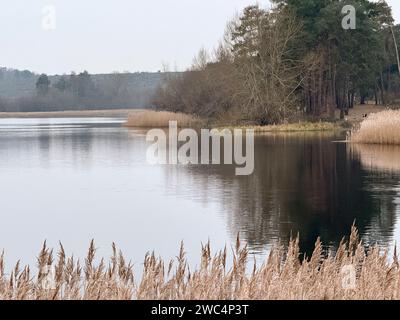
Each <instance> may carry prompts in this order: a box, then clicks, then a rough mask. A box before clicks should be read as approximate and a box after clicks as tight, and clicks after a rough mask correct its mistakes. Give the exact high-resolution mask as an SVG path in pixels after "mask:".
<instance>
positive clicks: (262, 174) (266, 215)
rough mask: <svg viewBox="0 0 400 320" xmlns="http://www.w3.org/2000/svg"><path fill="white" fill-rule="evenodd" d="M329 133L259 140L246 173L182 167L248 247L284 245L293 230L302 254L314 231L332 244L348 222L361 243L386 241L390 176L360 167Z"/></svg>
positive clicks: (392, 210) (389, 226) (391, 209)
mask: <svg viewBox="0 0 400 320" xmlns="http://www.w3.org/2000/svg"><path fill="white" fill-rule="evenodd" d="M332 138H333V137H327V136H324V135H315V134H314V135H269V136H262V137H257V138H256V157H255V168H256V169H255V173H254V174H253V175H252V176H249V177H235V176H234V169H233V167H230V166H218V167H212V168H210V167H201V166H195V167H188V170H189V171H190V173H191V175H194V176H196V179H195V180H196V183H197V184H198V185H196V188H202V190H212V191H210V193H212V194H210V193H207V192H206V193H205V194H203V196H204V197H205V198H203V201H209V200H210V199H218V198H219V199H222V200H219V201H221V202H222V203H223V211H224V212H225V213H226V216H227V219H228V224H229V229H230V232H231V234H232V237H234V236H235V235H236V234H237V232H240V233H241V235H242V237H243V238H244V239H245V240H246V241H247V242H248V244H249V246H250V247H251V248H252V249H253V250H261V249H262V248H264V247H265V246H266V245H271V244H273V243H276V242H278V241H281V242H282V243H284V244H285V243H287V241H288V240H289V237H290V235H291V233H292V234H294V235H296V234H297V232H299V233H300V245H301V247H302V249H303V250H305V251H306V252H310V251H311V250H312V248H313V247H314V243H315V240H316V239H317V237H318V236H321V238H322V240H323V241H324V243H327V244H328V243H329V244H331V245H333V246H334V245H336V244H338V242H339V241H340V240H341V238H342V236H344V235H347V234H348V233H349V230H350V227H351V225H352V223H353V222H354V221H356V223H357V227H358V228H359V231H360V234H361V235H362V236H363V237H364V239H365V240H367V241H369V242H375V241H381V242H385V243H387V242H388V241H390V240H391V236H392V231H393V230H392V229H393V226H394V214H395V205H394V204H393V199H394V197H395V196H396V193H394V192H391V191H390V190H389V191H388V190H387V189H385V186H386V187H387V186H388V184H390V183H391V184H393V182H394V181H397V180H396V177H395V176H393V175H392V176H389V177H386V178H385V179H384V180H382V179H381V178H382V177H381V176H380V175H379V174H374V173H373V174H371V173H368V172H366V171H365V170H364V169H363V167H362V165H361V163H360V161H358V160H357V159H353V158H352V154H351V153H349V152H346V144H344V143H332V142H331V141H332ZM210 175H211V176H212V177H213V178H212V179H210ZM374 188H377V189H378V190H375V189H374Z"/></svg>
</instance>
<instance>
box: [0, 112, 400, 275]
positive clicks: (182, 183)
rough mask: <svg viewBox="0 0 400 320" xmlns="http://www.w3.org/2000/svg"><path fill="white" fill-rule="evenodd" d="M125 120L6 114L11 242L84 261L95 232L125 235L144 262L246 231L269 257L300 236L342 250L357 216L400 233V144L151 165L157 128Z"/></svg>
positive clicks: (294, 146)
mask: <svg viewBox="0 0 400 320" xmlns="http://www.w3.org/2000/svg"><path fill="white" fill-rule="evenodd" d="M122 122H123V119H118V118H54V119H0V178H1V183H0V204H1V211H0V217H1V232H0V248H4V250H5V253H6V258H7V263H8V264H10V265H12V264H14V263H15V262H16V261H17V260H19V259H21V262H22V263H23V264H26V263H29V264H34V263H35V261H36V260H35V259H36V256H37V254H38V252H39V250H40V248H41V245H42V243H43V241H44V240H47V243H48V245H49V246H54V247H57V245H58V242H59V241H61V242H62V243H63V245H64V247H65V248H66V252H67V254H74V256H77V257H81V258H82V257H84V256H85V253H86V250H87V248H88V246H89V242H90V241H91V239H95V242H96V247H97V248H98V254H99V255H100V256H104V257H106V258H108V257H109V256H110V255H111V244H112V242H115V243H116V244H117V245H118V247H119V248H121V249H122V251H123V252H124V254H125V256H126V257H127V258H129V259H131V260H132V262H133V263H134V265H135V268H136V269H140V268H141V265H142V261H143V259H144V256H145V254H146V252H148V251H153V250H154V251H155V252H156V254H157V255H160V256H162V257H164V258H172V257H175V256H176V255H177V254H178V251H179V246H180V243H181V241H184V243H185V248H186V252H187V256H188V258H189V260H190V262H191V264H193V265H196V264H197V263H198V262H199V258H200V249H201V244H202V243H205V242H207V241H208V240H210V241H211V244H212V247H213V248H214V249H222V248H223V247H224V246H225V245H227V246H231V245H232V244H233V243H234V241H235V239H236V236H237V234H238V233H240V235H241V238H242V239H243V241H245V242H246V243H247V244H248V247H249V249H250V252H251V253H252V254H254V255H255V256H256V257H257V259H259V260H261V259H262V258H263V257H264V256H265V254H266V253H267V252H268V250H269V249H270V248H271V247H272V246H274V245H276V244H278V243H282V244H286V243H287V241H288V240H289V238H290V236H291V235H297V233H299V234H300V246H301V249H302V251H303V252H310V251H312V248H313V245H314V243H315V240H316V239H317V237H318V236H321V238H322V241H323V242H324V243H325V244H327V245H328V246H330V247H332V248H335V246H336V245H337V244H338V243H339V241H340V239H341V238H342V236H344V235H347V234H348V233H349V230H350V227H351V225H352V224H353V222H354V221H356V224H357V226H358V228H359V232H360V235H361V236H362V238H363V240H364V241H365V242H366V243H367V244H374V243H379V244H381V245H383V246H389V247H390V246H392V245H393V244H394V242H395V241H396V240H397V241H399V240H400V226H399V219H398V217H399V214H400V183H399V181H400V161H399V159H400V149H399V148H397V147H373V146H360V145H358V146H350V145H347V144H345V143H343V142H340V141H342V140H344V139H345V134H331V133H296V134H294V133H293V134H263V135H257V136H256V139H255V171H254V174H253V175H251V176H245V177H238V176H235V170H234V167H233V166H225V165H214V166H201V165H196V166H184V165H178V166H173V165H171V166H168V165H165V166H161V165H160V166H151V165H149V164H147V163H146V149H147V146H148V144H147V143H146V141H145V133H146V132H145V131H141V130H132V129H127V128H123V127H122V126H121V123H122Z"/></svg>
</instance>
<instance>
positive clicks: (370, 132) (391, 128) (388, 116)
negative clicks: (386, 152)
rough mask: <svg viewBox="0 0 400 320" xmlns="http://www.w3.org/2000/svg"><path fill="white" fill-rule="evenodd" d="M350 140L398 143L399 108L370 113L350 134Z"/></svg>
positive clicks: (399, 139) (399, 140)
mask: <svg viewBox="0 0 400 320" xmlns="http://www.w3.org/2000/svg"><path fill="white" fill-rule="evenodd" d="M349 140H350V141H351V142H354V143H366V144H386V145H400V110H385V111H382V112H378V113H372V114H370V115H369V116H368V117H367V118H366V119H365V120H364V121H362V122H361V124H360V127H359V128H358V129H355V130H353V132H352V133H351V135H350V139H349Z"/></svg>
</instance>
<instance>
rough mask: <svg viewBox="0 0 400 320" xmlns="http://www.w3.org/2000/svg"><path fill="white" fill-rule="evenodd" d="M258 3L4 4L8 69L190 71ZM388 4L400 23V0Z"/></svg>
mask: <svg viewBox="0 0 400 320" xmlns="http://www.w3.org/2000/svg"><path fill="white" fill-rule="evenodd" d="M252 3H254V1H252V0H46V1H45V0H28V1H27V0H0V4H1V7H0V66H6V67H9V68H15V69H28V70H32V71H35V72H38V73H41V72H45V73H48V74H62V73H69V72H71V71H77V72H79V71H82V70H88V71H89V72H90V73H109V72H113V71H121V72H122V71H158V70H160V69H161V68H162V64H163V62H166V63H168V64H169V65H170V66H171V68H172V69H173V68H174V66H177V68H178V69H179V70H182V69H185V68H186V67H188V66H189V65H190V64H191V62H192V59H193V57H194V56H195V55H196V53H197V52H198V50H199V49H200V48H201V47H205V48H208V49H212V48H213V47H214V46H215V45H216V44H217V43H218V41H219V40H220V39H221V37H222V35H223V32H224V29H225V26H226V22H227V21H228V20H230V19H231V18H232V17H233V16H234V15H235V13H237V12H239V11H240V10H241V9H243V8H244V7H245V6H247V5H249V4H252ZM259 3H261V4H263V3H265V5H267V4H268V1H259ZM388 3H390V4H391V5H392V7H393V11H394V14H395V17H396V19H397V21H400V1H399V0H388ZM53 12H54V13H55V15H53ZM54 18H55V19H54Z"/></svg>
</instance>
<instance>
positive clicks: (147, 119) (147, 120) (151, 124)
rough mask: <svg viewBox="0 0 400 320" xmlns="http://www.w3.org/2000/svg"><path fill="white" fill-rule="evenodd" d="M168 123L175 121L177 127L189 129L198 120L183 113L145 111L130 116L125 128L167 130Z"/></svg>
mask: <svg viewBox="0 0 400 320" xmlns="http://www.w3.org/2000/svg"><path fill="white" fill-rule="evenodd" d="M170 121H177V122H178V126H179V127H191V126H193V125H195V124H196V123H197V122H198V119H196V118H195V117H194V116H190V115H187V114H184V113H174V112H167V111H151V110H145V111H141V112H135V113H132V114H130V115H129V117H128V120H127V121H126V123H125V126H127V127H137V128H167V127H168V126H169V122H170Z"/></svg>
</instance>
